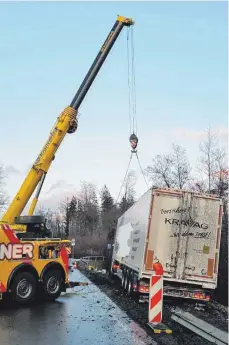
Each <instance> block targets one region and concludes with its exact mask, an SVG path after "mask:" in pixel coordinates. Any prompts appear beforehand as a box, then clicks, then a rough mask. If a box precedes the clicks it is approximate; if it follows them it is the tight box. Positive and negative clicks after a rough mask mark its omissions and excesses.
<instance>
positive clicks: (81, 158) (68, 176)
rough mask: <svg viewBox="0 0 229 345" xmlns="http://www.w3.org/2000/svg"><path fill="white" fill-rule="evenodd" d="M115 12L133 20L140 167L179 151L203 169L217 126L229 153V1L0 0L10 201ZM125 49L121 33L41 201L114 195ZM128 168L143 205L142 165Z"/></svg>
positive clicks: (125, 152) (122, 139)
mask: <svg viewBox="0 0 229 345" xmlns="http://www.w3.org/2000/svg"><path fill="white" fill-rule="evenodd" d="M117 14H121V15H124V16H129V17H132V18H133V19H134V20H135V21H136V24H135V26H134V37H135V64H136V66H135V68H136V92H137V119H138V137H139V147H138V152H139V158H140V160H141V163H142V166H143V167H146V166H147V165H148V164H150V162H151V159H152V157H153V156H154V155H156V154H160V153H163V152H165V151H169V150H170V148H171V145H172V143H173V142H175V143H177V144H181V145H183V146H185V147H186V149H187V152H188V155H189V157H190V161H191V162H192V163H195V160H196V158H197V155H198V143H199V140H200V139H201V138H202V135H203V132H204V130H205V129H206V128H207V127H208V126H209V125H210V126H211V128H212V129H214V130H218V133H219V136H220V140H221V141H222V143H224V144H226V140H227V72H228V71H227V3H226V2H202V3H199V2H174V3H173V2H160V3H159V2H158V3H157V2H145V3H144V2H139V3H137V2H126V3H125V2H116V3H115V2H107V3H105V2H98V3H97V2H81V3H77V2H75V3H74V2H66V3H64V2H49V3H45V2H40V3H39V2H34V3H32V2H31V3H28V2H24V3H23V2H21V3H15V2H14V3H13V2H12V3H10V2H9V3H6V2H5V3H3V2H2V3H0V17H1V20H0V37H1V39H0V42H1V43H0V55H1V64H0V69H1V77H0V88H1V93H0V109H1V111H0V120H1V135H0V147H1V151H0V163H2V164H4V165H5V166H6V172H7V175H8V180H7V189H8V193H9V195H10V196H11V197H13V195H14V194H15V193H16V191H17V189H18V187H19V186H20V183H21V182H22V179H23V178H24V177H25V174H26V172H27V171H28V169H29V168H30V166H31V165H32V163H33V162H34V160H35V159H36V157H37V154H38V153H39V150H40V149H41V148H42V146H43V144H44V142H45V141H46V139H47V137H48V135H49V131H50V129H51V128H52V126H53V124H54V122H55V120H56V117H57V116H58V115H59V113H60V112H61V111H62V109H63V108H64V107H65V106H67V105H69V103H70V102H71V100H72V98H73V96H74V94H75V92H76V91H77V88H78V87H79V85H80V83H81V82H82V80H83V78H84V76H85V74H86V73H87V71H88V69H89V67H90V65H91V64H92V62H93V60H94V58H95V56H96V54H97V52H98V50H99V49H100V47H101V44H102V43H103V41H104V40H105V38H106V36H107V35H108V33H109V31H110V29H111V27H112V26H113V24H114V22H115V20H116V15H117ZM126 39H127V35H126V29H124V30H123V32H122V33H121V35H120V37H119V39H118V41H117V42H116V44H115V46H114V48H113V49H112V52H111V54H110V55H109V56H108V59H107V61H106V63H105V65H104V66H103V67H102V69H101V71H100V73H99V76H98V77H97V79H96V81H95V82H94V84H93V86H92V88H91V90H90V91H89V93H88V95H87V97H86V99H85V101H84V102H83V104H82V106H81V108H80V113H81V114H82V115H81V117H80V120H79V128H78V131H77V132H76V133H75V134H73V135H68V136H67V137H66V138H65V140H64V142H63V144H62V145H61V147H60V149H59V151H58V153H57V155H56V159H55V161H54V162H53V165H52V167H51V169H50V171H49V173H48V175H47V179H46V182H45V184H44V187H43V191H42V196H41V197H42V198H45V197H47V195H48V196H50V193H51V194H52V193H54V191H55V190H58V193H59V192H60V191H64V193H68V191H71V192H72V191H74V190H75V189H77V187H78V186H79V184H80V181H90V182H93V183H95V184H96V185H97V186H98V188H101V187H102V186H103V185H104V184H105V183H106V184H107V186H108V187H109V189H110V190H111V192H112V195H113V196H114V197H116V196H117V194H118V192H119V189H120V185H121V182H122V179H123V177H124V173H125V170H126V167H127V163H128V160H129V155H130V146H129V141H128V139H129V122H128V121H129V118H128V85H127V54H126ZM131 168H132V169H135V170H136V173H137V175H138V182H137V186H136V188H137V196H140V195H141V194H143V193H144V192H145V188H146V187H145V184H144V180H143V178H142V176H141V172H140V169H139V167H138V164H137V160H136V159H134V160H133V163H132V165H131ZM50 189H51V190H50ZM47 193H48V194H47ZM52 195H53V194H52Z"/></svg>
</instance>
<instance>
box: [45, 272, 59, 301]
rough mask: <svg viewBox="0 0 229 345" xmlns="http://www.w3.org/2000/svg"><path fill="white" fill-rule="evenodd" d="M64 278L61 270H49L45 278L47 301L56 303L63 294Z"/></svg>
mask: <svg viewBox="0 0 229 345" xmlns="http://www.w3.org/2000/svg"><path fill="white" fill-rule="evenodd" d="M62 284H63V278H62V275H61V272H60V271H59V270H49V271H48V272H47V273H45V275H44V278H43V294H44V298H45V300H48V301H55V300H56V299H57V298H58V297H59V296H60V294H61V291H62Z"/></svg>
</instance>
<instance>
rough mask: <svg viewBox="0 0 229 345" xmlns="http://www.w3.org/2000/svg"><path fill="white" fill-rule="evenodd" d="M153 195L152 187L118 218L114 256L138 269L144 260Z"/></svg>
mask: <svg viewBox="0 0 229 345" xmlns="http://www.w3.org/2000/svg"><path fill="white" fill-rule="evenodd" d="M151 196H152V190H151V189H150V190H149V191H147V192H146V193H145V194H144V195H143V196H142V197H141V198H140V199H139V200H138V201H137V202H136V203H135V204H134V205H133V206H132V207H130V208H129V209H128V210H127V211H126V212H125V213H124V214H123V215H122V216H121V217H120V218H119V220H118V225H117V232H116V239H115V245H114V252H113V258H114V259H115V260H117V261H118V262H121V263H125V264H127V265H128V266H130V267H132V268H134V269H136V270H139V269H141V266H142V264H143V260H144V248H145V240H146V233H147V229H148V222H149V215H150V204H151Z"/></svg>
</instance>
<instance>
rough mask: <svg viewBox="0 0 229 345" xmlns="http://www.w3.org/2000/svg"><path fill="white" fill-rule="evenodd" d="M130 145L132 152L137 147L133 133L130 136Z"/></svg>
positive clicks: (136, 139) (136, 140)
mask: <svg viewBox="0 0 229 345" xmlns="http://www.w3.org/2000/svg"><path fill="white" fill-rule="evenodd" d="M129 140H130V145H131V147H132V149H133V150H136V148H137V146H138V137H137V136H136V135H135V134H134V133H133V134H131V136H130V139H129Z"/></svg>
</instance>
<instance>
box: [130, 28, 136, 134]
mask: <svg viewBox="0 0 229 345" xmlns="http://www.w3.org/2000/svg"><path fill="white" fill-rule="evenodd" d="M131 58H132V61H131V63H132V95H133V96H132V100H133V130H134V132H135V133H137V118H136V117H137V114H136V83H135V61H134V59H135V56H134V31H133V28H131Z"/></svg>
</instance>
